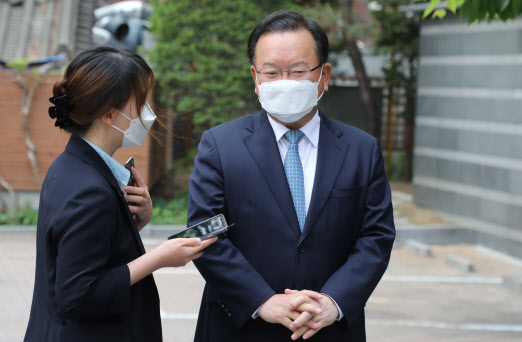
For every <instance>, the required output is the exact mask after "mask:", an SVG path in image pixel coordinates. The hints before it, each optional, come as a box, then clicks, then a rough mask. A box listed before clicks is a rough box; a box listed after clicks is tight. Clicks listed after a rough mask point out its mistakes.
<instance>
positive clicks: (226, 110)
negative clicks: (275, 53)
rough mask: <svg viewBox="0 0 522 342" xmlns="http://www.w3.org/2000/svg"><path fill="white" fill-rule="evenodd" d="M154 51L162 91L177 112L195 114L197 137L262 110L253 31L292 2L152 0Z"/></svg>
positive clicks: (168, 104)
mask: <svg viewBox="0 0 522 342" xmlns="http://www.w3.org/2000/svg"><path fill="white" fill-rule="evenodd" d="M152 4H153V6H154V14H153V16H152V18H151V24H152V26H151V31H152V32H153V33H154V35H155V36H156V39H157V44H156V45H155V47H154V49H153V50H152V51H150V52H149V55H150V58H151V61H152V64H153V68H154V71H155V75H156V78H157V82H158V89H157V92H158V95H159V98H160V100H161V101H162V103H163V104H164V105H166V106H167V107H168V108H169V109H171V112H173V113H174V114H175V115H187V116H188V117H190V118H191V120H192V122H193V124H194V128H195V133H196V135H197V134H199V133H201V132H202V131H203V130H205V129H207V128H209V127H212V126H214V125H217V124H220V123H223V122H226V121H229V120H232V119H234V118H237V117H238V116H240V115H243V114H246V113H248V112H252V111H255V110H257V109H258V108H259V104H258V100H257V97H256V95H255V93H254V83H253V81H252V76H251V73H250V69H249V68H250V62H249V61H248V58H247V57H246V47H247V40H248V36H249V35H250V32H251V31H252V29H253V28H254V27H255V25H256V24H257V22H259V21H260V20H261V19H262V18H264V16H265V15H266V14H267V13H269V12H270V11H272V10H273V9H275V8H276V7H278V8H281V7H282V6H284V5H285V4H286V2H282V3H281V2H277V1H260V2H259V3H258V2H255V1H244V0H220V1H213V0H176V1H161V0H154V1H152Z"/></svg>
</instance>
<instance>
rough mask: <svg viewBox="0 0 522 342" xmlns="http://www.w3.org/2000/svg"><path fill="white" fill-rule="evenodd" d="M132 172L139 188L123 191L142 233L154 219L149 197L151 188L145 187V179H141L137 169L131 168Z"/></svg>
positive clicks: (125, 188) (133, 187)
mask: <svg viewBox="0 0 522 342" xmlns="http://www.w3.org/2000/svg"><path fill="white" fill-rule="evenodd" d="M130 172H131V173H132V175H133V176H134V179H136V185H137V186H126V187H124V188H123V190H124V191H125V192H126V193H127V194H126V195H125V200H126V201H127V202H128V203H132V205H130V204H129V210H130V212H131V213H133V214H134V221H136V226H137V227H138V231H140V230H141V229H142V228H143V227H145V225H146V224H147V223H149V221H150V219H151V218H152V200H151V199H150V195H149V188H148V187H147V185H145V182H144V181H143V178H141V176H140V174H139V173H138V171H136V169H135V168H133V167H132V168H131V169H130Z"/></svg>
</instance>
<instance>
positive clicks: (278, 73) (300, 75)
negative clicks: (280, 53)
mask: <svg viewBox="0 0 522 342" xmlns="http://www.w3.org/2000/svg"><path fill="white" fill-rule="evenodd" d="M321 65H322V64H319V65H318V66H316V67H315V68H313V69H310V68H309V67H307V66H296V67H293V68H290V69H288V70H282V69H281V68H275V67H268V68H262V69H261V70H257V68H256V72H257V73H258V74H260V75H261V76H262V77H263V78H265V79H269V80H273V81H276V80H280V79H282V78H283V72H287V73H288V78H289V79H291V80H295V81H302V80H307V79H309V78H310V75H311V73H312V71H314V70H315V69H317V68H319V67H320V66H321ZM254 68H255V66H254Z"/></svg>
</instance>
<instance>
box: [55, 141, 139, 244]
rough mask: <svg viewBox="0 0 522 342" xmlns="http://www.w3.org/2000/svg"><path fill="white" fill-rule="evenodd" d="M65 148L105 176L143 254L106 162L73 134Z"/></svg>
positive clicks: (137, 233)
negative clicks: (124, 212) (123, 210)
mask: <svg viewBox="0 0 522 342" xmlns="http://www.w3.org/2000/svg"><path fill="white" fill-rule="evenodd" d="M65 149H66V151H67V152H69V153H71V154H73V155H74V156H76V157H77V158H79V159H81V160H83V161H84V162H86V163H89V164H91V165H92V166H94V167H95V168H96V169H97V170H98V171H99V172H100V173H101V174H102V175H103V176H104V177H105V179H107V182H108V183H109V185H110V186H111V188H112V189H113V190H114V191H115V192H116V194H117V195H118V198H119V200H120V202H122V204H123V205H124V207H125V211H126V213H127V219H128V220H129V222H130V224H131V227H132V229H131V230H132V234H133V236H134V239H135V240H136V243H137V245H138V248H139V250H140V252H141V253H142V254H145V247H144V246H143V242H142V241H141V237H140V234H139V232H138V228H137V227H136V222H135V221H134V218H133V217H132V213H131V212H130V210H129V206H128V204H127V201H125V197H123V192H122V191H121V188H120V185H119V184H118V181H117V180H116V178H114V175H113V174H112V172H111V170H110V169H109V167H108V166H107V164H106V163H105V162H104V161H103V159H102V158H101V157H100V155H99V154H98V153H97V152H96V151H95V150H94V149H93V148H92V147H91V146H89V144H87V143H86V142H85V141H84V140H83V139H82V138H79V137H77V136H75V135H71V138H70V139H69V143H68V144H67V147H66V148H65Z"/></svg>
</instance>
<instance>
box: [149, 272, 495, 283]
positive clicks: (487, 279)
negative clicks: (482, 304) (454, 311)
mask: <svg viewBox="0 0 522 342" xmlns="http://www.w3.org/2000/svg"><path fill="white" fill-rule="evenodd" d="M157 274H171V275H200V274H199V271H198V270H197V269H186V268H162V269H159V270H157V271H155V272H154V275H157ZM382 280H383V281H394V282H404V283H446V284H494V285H500V284H502V283H503V279H502V277H495V276H418V275H384V276H383V277H382Z"/></svg>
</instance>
